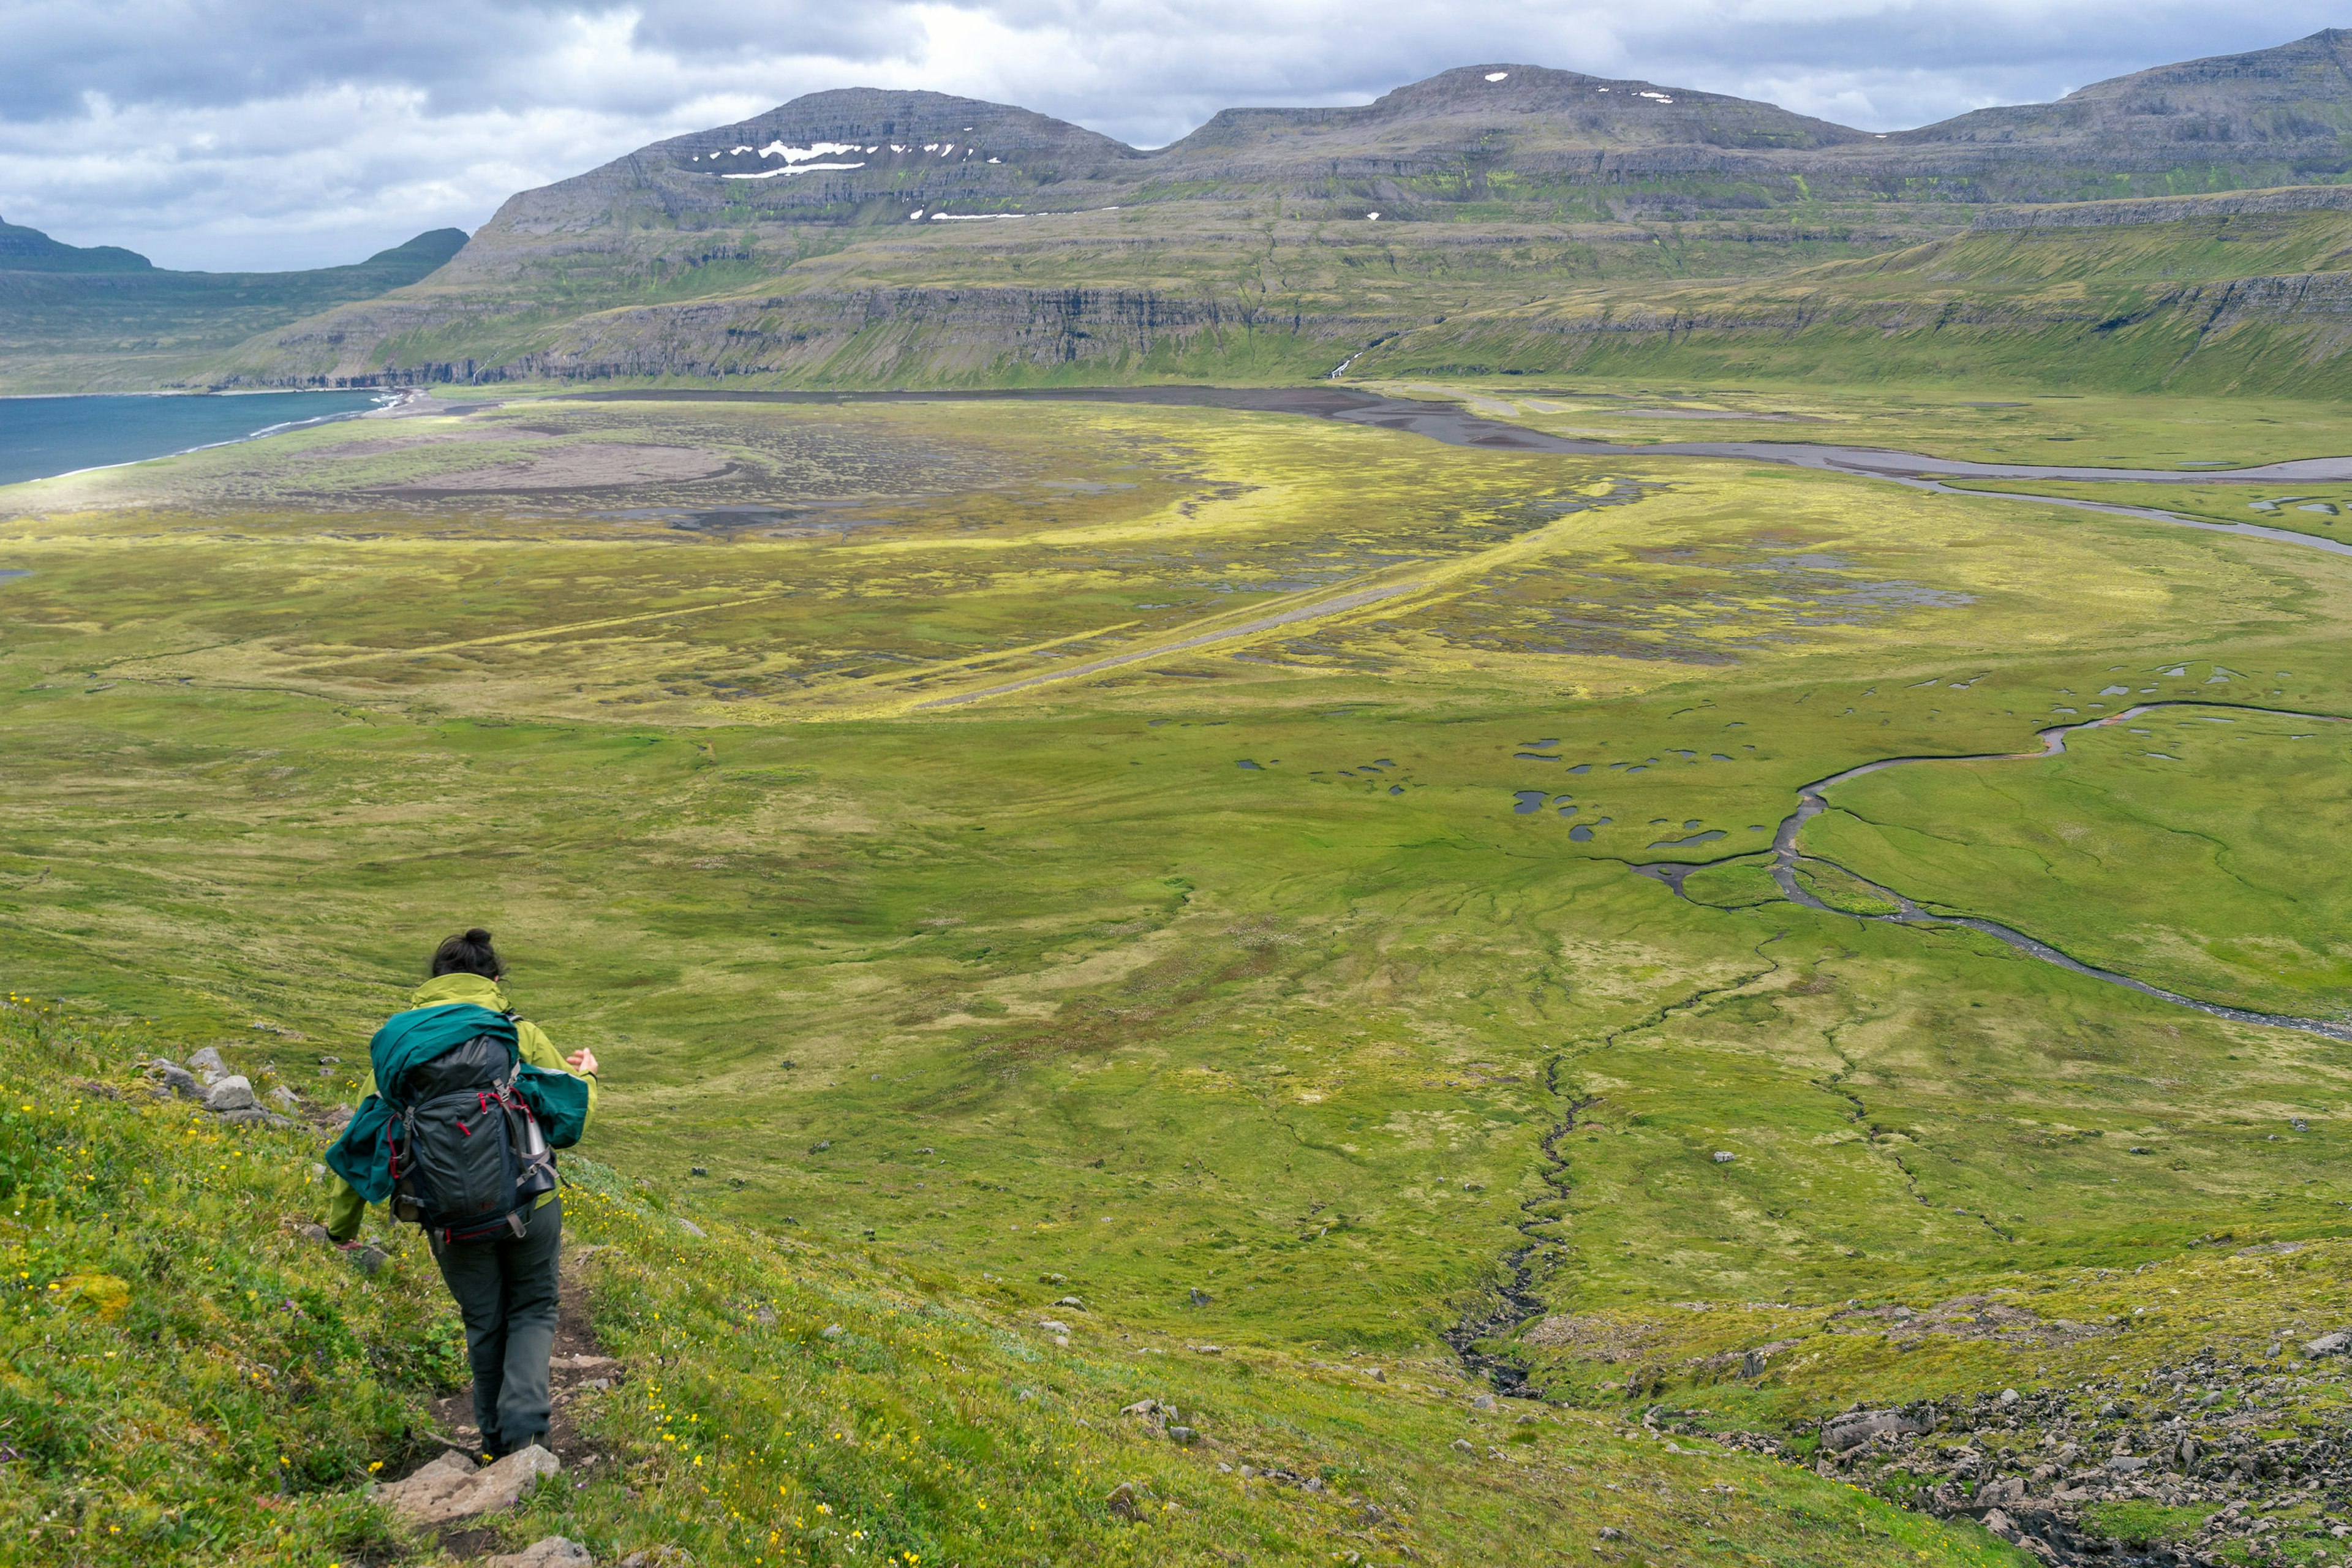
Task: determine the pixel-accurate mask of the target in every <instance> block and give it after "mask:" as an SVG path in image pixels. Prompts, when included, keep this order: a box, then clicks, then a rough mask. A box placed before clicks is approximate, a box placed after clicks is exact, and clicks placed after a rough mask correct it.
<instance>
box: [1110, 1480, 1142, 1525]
mask: <svg viewBox="0 0 2352 1568" xmlns="http://www.w3.org/2000/svg"><path fill="white" fill-rule="evenodd" d="M1103 1506H1104V1507H1105V1508H1108V1510H1110V1511H1111V1516H1112V1517H1113V1518H1114V1519H1124V1520H1129V1521H1133V1520H1139V1519H1141V1518H1142V1517H1143V1509H1142V1506H1141V1505H1140V1504H1139V1503H1138V1502H1137V1501H1136V1500H1135V1486H1134V1483H1133V1482H1131V1481H1121V1482H1119V1483H1118V1485H1117V1486H1115V1487H1113V1488H1111V1489H1110V1496H1108V1497H1107V1498H1105V1499H1103Z"/></svg>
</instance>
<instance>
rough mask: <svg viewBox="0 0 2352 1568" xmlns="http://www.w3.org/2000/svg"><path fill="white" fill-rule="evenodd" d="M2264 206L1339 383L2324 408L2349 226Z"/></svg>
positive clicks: (1509, 345) (2052, 241)
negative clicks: (2158, 399) (1827, 380)
mask: <svg viewBox="0 0 2352 1568" xmlns="http://www.w3.org/2000/svg"><path fill="white" fill-rule="evenodd" d="M2278 195H2282V196H2285V197H2289V198H2292V201H2293V204H2294V205H2288V204H2287V203H2284V202H2282V203H2280V204H2279V206H2278V208H2277V209H2275V210H2265V207H2266V205H2268V204H2266V203H2265V202H2264V200H2263V198H2262V197H2260V196H2254V197H2242V198H2221V199H2219V200H2212V201H2200V200H2188V201H2181V202H2170V203H2167V202H2141V203H2118V204H2113V205H2107V204H2096V205H2092V206H2089V207H2082V208H2073V209H2059V210H2058V211H2056V212H2055V213H2051V214H2042V215H2027V220H2026V221H2027V222H2028V223H2030V226H2016V227H1979V229H1976V230H1972V231H1970V232H1969V233H1968V234H1965V235H1961V236H1958V237H1953V238H1950V239H1944V240H1937V241H1934V242H1931V243H1929V244H1927V245H1923V246H1917V247H1911V248H1909V249H1906V250H1902V251H1897V252H1895V253H1893V254H1891V255H1888V256H1885V257H1879V258H1871V259H1869V260H1866V261H1850V262H1830V263H1824V264H1822V265H1820V266H1816V267H1811V268H1804V269H1802V270H1801V271H1797V272H1793V273H1790V274H1789V275H1788V276H1786V277H1782V278H1776V279H1766V280H1763V281H1759V282H1754V283H1746V284H1713V285H1696V286H1687V287H1683V288H1668V289H1606V290H1604V289H1592V290H1586V291H1584V292H1580V293H1577V294H1570V295H1566V296H1562V297H1560V298H1559V299H1555V300H1547V301H1543V302H1540V303H1537V304H1531V305H1527V306H1519V307H1514V308H1508V309H1505V310H1495V311H1483V312H1472V313H1468V314H1465V315H1461V316H1456V317H1453V318H1450V319H1449V320H1447V321H1444V322H1442V323H1437V324H1434V325H1431V326H1426V327H1421V328H1417V329H1415V330H1413V331H1411V332H1408V333H1405V334H1403V335H1402V336H1401V337H1400V338H1399V339H1397V340H1396V341H1394V342H1390V343H1387V344H1384V345H1382V346H1381V347H1380V348H1378V349H1376V350H1374V351H1372V352H1370V353H1367V354H1366V355H1365V356H1364V358H1363V359H1362V360H1361V361H1360V363H1359V364H1358V365H1357V366H1355V367H1353V369H1354V372H1355V373H1357V374H1365V375H1384V376H1391V377H1393V376H1402V375H1472V374H1592V375H1615V376H1658V375H1683V376H1692V377H1697V378H1703V379H1704V378H1713V379H1726V380H1727V379H1736V378H1741V377H1756V378H1760V379H1766V380H1779V381H1793V380H1798V379H1801V378H1802V377H1803V376H1804V375H1806V374H1825V375H1827V376H1830V377H1832V378H1833V379H1837V380H1842V381H1845V382H1849V383H1859V382H1872V381H1879V382H1886V383H1890V384H1899V383H1905V382H1914V383H1929V382H1946V383H1959V382H1967V381H1975V382H1979V383H1986V384H2002V385H2010V386H2042V387H2050V388H2069V389H2084V390H2094V389H2095V390H2107V391H2116V392H2152V391H2158V390H2164V391H2177V392H2185V393H2270V394H2285V395H2294V396H2304V397H2323V396H2333V395H2342V393H2343V392H2344V390H2345V389H2346V387H2347V384H2352V360H2347V357H2346V356H2345V354H2344V352H2343V350H2344V346H2345V333H2344V331H2343V330H2342V326H2341V321H2342V319H2343V316H2344V313H2345V312H2346V310H2347V309H2352V268H2347V259H2352V211H2347V210H2346V209H2345V206H2344V205H2342V204H2341V203H2340V202H2339V201H2338V199H2337V198H2336V197H2333V196H2328V197H2326V198H2320V199H2325V200H2326V201H2327V202H2328V203H2330V204H2331V205H2326V206H2319V205H2312V206H2310V207H2308V208H2305V207H2304V205H2303V204H2304V202H2305V200H2306V198H2305V196H2304V195H2303V194H2302V193H2278Z"/></svg>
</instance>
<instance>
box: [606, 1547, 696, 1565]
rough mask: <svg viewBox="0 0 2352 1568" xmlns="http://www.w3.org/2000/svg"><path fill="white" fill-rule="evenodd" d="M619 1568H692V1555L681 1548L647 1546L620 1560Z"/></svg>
mask: <svg viewBox="0 0 2352 1568" xmlns="http://www.w3.org/2000/svg"><path fill="white" fill-rule="evenodd" d="M621 1568H694V1553H693V1552H688V1550H687V1549H686V1548H685V1547H683V1546H649V1547H647V1548H646V1549H645V1550H644V1551H643V1552H630V1553H629V1554H628V1555H627V1556H626V1557H624V1558H622V1559H621Z"/></svg>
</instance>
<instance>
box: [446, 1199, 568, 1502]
mask: <svg viewBox="0 0 2352 1568" xmlns="http://www.w3.org/2000/svg"><path fill="white" fill-rule="evenodd" d="M562 1247H563V1200H562V1197H560V1196H558V1197H553V1198H551V1199H549V1200H548V1201H547V1202H546V1203H544V1204H541V1205H539V1207H537V1208H535V1209H533V1210H532V1211H531V1214H530V1223H529V1224H528V1225H526V1226H524V1227H523V1234H522V1235H521V1236H520V1237H506V1238H504V1239H499V1240H491V1241H459V1242H453V1243H451V1244H449V1245H448V1246H446V1247H442V1246H437V1245H436V1247H434V1249H433V1257H434V1260H435V1261H436V1262H437V1263H439V1264H440V1265H441V1278H442V1279H443V1280H445V1281H446V1283H447V1284H448V1287H449V1294H451V1295H452V1296H455V1297H456V1298H457V1310H458V1311H459V1312H460V1313H461V1314H462V1315H463V1316H464V1318H465V1320H466V1358H467V1361H469V1362H470V1363H473V1368H474V1425H475V1426H478V1427H480V1428H481V1429H482V1447H484V1448H486V1449H488V1451H489V1452H490V1454H491V1455H493V1456H498V1455H503V1454H511V1453H514V1452H515V1451H517V1450H518V1449H521V1448H527V1447H530V1445H531V1444H532V1443H534V1442H538V1441H541V1440H542V1439H544V1438H545V1437H546V1436H547V1424H548V1409H549V1405H548V1398H547V1357H548V1352H550V1351H551V1350H552V1349H553V1348H554V1345H555V1295H556V1277H555V1274H556V1263H557V1261H558V1258H559V1257H560V1255H561V1254H562Z"/></svg>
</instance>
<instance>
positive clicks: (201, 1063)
mask: <svg viewBox="0 0 2352 1568" xmlns="http://www.w3.org/2000/svg"><path fill="white" fill-rule="evenodd" d="M188 1070H189V1071H190V1072H193V1073H194V1074H195V1075H196V1076H197V1077H198V1078H201V1079H204V1080H205V1082H206V1083H210V1082H212V1081H213V1080H214V1079H216V1078H226V1077H227V1076H228V1063H226V1062H225V1061H223V1060H221V1054H220V1052H219V1051H217V1050H215V1048H214V1047H211V1046H206V1047H205V1048H204V1049H203V1050H201V1051H198V1052H197V1053H196V1054H195V1055H194V1056H192V1057H190V1058H188Z"/></svg>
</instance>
